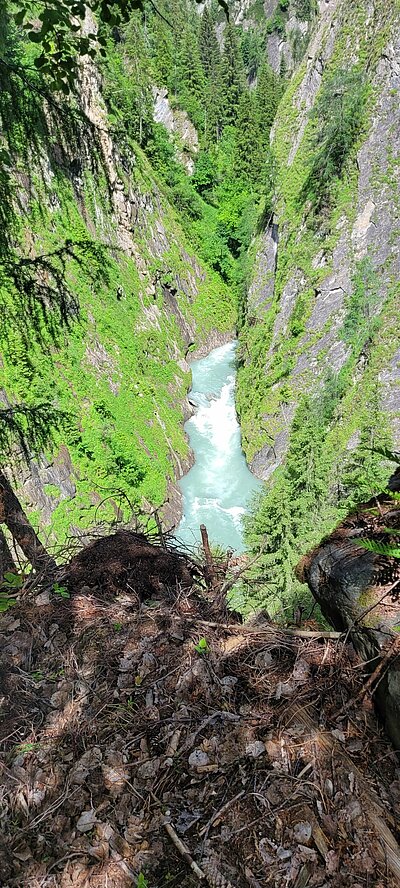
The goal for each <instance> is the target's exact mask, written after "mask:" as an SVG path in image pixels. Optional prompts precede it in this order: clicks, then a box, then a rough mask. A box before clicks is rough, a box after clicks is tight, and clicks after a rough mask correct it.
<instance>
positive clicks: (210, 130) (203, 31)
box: [199, 6, 221, 145]
mask: <svg viewBox="0 0 400 888" xmlns="http://www.w3.org/2000/svg"><path fill="white" fill-rule="evenodd" d="M199 51H200V57H201V63H202V66H203V72H204V77H205V80H206V85H205V93H204V97H205V114H204V142H205V144H206V145H213V144H215V142H217V141H218V139H219V137H220V134H221V80H220V75H221V53H220V49H219V45H218V40H217V35H216V33H215V25H214V22H213V19H212V16H211V12H210V10H209V8H208V6H206V7H205V9H204V12H203V16H202V20H201V25H200V34H199Z"/></svg>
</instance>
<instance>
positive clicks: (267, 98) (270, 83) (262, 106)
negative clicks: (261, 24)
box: [256, 60, 280, 141]
mask: <svg viewBox="0 0 400 888" xmlns="http://www.w3.org/2000/svg"><path fill="white" fill-rule="evenodd" d="M279 99H280V83H279V78H278V77H277V75H276V74H275V73H274V71H273V70H272V68H271V66H270V65H269V63H268V62H267V61H266V60H264V61H263V63H262V65H261V68H260V70H259V73H258V78H257V87H256V105H257V114H258V118H259V124H260V128H261V130H262V132H263V133H264V132H265V133H266V134H267V139H268V141H269V131H270V129H271V126H272V124H273V121H274V117H275V113H276V109H277V106H278V102H279Z"/></svg>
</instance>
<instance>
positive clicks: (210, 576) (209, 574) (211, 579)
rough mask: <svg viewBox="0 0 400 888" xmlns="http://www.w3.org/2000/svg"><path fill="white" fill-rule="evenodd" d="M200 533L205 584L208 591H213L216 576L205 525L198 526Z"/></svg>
mask: <svg viewBox="0 0 400 888" xmlns="http://www.w3.org/2000/svg"><path fill="white" fill-rule="evenodd" d="M200 533H201V541H202V543H203V550H204V557H205V559H206V569H205V577H206V583H207V586H208V587H209V588H210V589H214V588H215V587H216V585H217V576H216V571H215V565H214V561H213V557H212V554H211V549H210V542H209V539H208V533H207V528H206V526H205V524H200Z"/></svg>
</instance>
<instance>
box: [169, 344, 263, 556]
mask: <svg viewBox="0 0 400 888" xmlns="http://www.w3.org/2000/svg"><path fill="white" fill-rule="evenodd" d="M235 349H236V342H229V343H228V344H227V345H222V346H220V348H215V349H214V350H213V351H212V352H211V353H210V354H209V355H207V357H205V358H201V359H200V360H198V361H193V363H192V365H191V370H192V390H191V392H190V401H191V403H192V404H194V405H196V409H195V413H194V415H193V416H192V417H191V418H190V419H189V420H188V421H187V423H186V424H185V430H186V432H187V435H188V437H189V441H190V446H191V448H192V450H193V452H194V456H195V463H194V465H193V467H192V468H191V469H190V471H189V472H188V473H187V475H185V476H184V477H183V478H181V480H180V482H179V485H180V488H181V490H182V495H183V518H182V521H181V523H180V525H179V527H178V529H177V531H176V537H177V538H178V539H179V540H182V541H183V542H184V543H186V544H189V545H193V544H196V543H198V542H199V541H200V529H199V528H200V524H205V525H206V527H207V530H208V535H209V539H210V542H211V543H216V544H219V545H221V546H223V547H224V548H231V549H234V550H235V551H236V552H243V550H244V542H243V530H242V517H243V515H244V514H245V512H246V510H247V507H248V505H249V502H250V500H251V498H252V496H253V494H254V493H255V492H256V491H257V490H258V489H259V488H260V486H261V485H260V482H259V481H257V479H256V478H254V476H253V475H252V474H251V472H250V471H249V469H248V467H247V464H246V460H245V458H244V454H243V451H242V448H241V443H240V427H239V423H238V420H237V416H236V410H235V396H234V393H235V379H236V369H235Z"/></svg>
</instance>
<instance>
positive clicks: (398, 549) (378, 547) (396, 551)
mask: <svg viewBox="0 0 400 888" xmlns="http://www.w3.org/2000/svg"><path fill="white" fill-rule="evenodd" d="M360 546H362V547H363V548H364V549H368V551H369V552H375V554H376V555H386V556H387V557H388V558H400V546H394V545H391V544H390V543H379V542H377V540H360Z"/></svg>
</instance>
